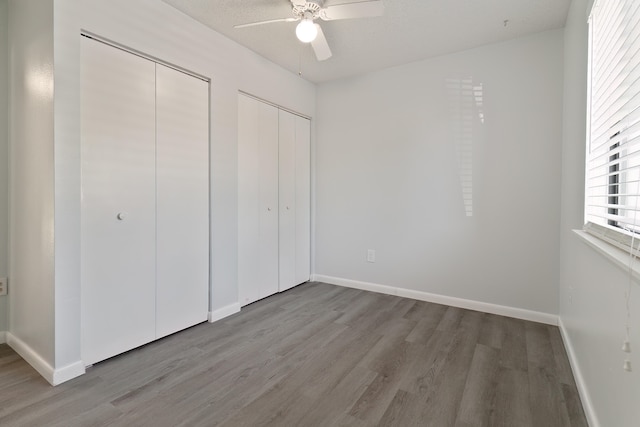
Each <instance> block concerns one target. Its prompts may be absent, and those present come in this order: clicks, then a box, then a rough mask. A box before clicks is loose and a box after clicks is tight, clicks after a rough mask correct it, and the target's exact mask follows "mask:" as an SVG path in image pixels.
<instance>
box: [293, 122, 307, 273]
mask: <svg viewBox="0 0 640 427" xmlns="http://www.w3.org/2000/svg"><path fill="white" fill-rule="evenodd" d="M295 120H296V137H295V138H296V140H295V160H294V163H295V171H296V173H295V200H296V212H295V215H296V218H295V230H296V231H295V257H296V261H295V280H294V283H295V284H296V285H299V284H300V283H304V282H306V281H308V280H309V278H310V276H311V121H310V120H308V119H305V118H303V117H299V116H296V117H295Z"/></svg>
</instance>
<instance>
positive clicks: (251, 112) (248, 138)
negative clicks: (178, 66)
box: [238, 95, 260, 305]
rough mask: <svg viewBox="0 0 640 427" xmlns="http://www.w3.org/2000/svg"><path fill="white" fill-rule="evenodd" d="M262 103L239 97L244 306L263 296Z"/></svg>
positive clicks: (240, 280)
mask: <svg viewBox="0 0 640 427" xmlns="http://www.w3.org/2000/svg"><path fill="white" fill-rule="evenodd" d="M259 106H260V105H259V103H258V102H257V101H255V100H253V99H251V98H249V97H247V96H244V95H240V96H238V294H239V300H240V304H241V305H246V304H250V303H251V302H253V301H257V300H258V299H259V294H260V288H259V285H258V284H259V278H260V271H259V263H258V260H259V259H260V245H259V244H258V238H259V236H260V216H259V212H260V187H259V183H260V157H259V156H258V142H259V137H258V135H259V132H260V129H259V126H258V110H259Z"/></svg>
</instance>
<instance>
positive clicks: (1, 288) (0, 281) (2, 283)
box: [0, 277, 7, 296]
mask: <svg viewBox="0 0 640 427" xmlns="http://www.w3.org/2000/svg"><path fill="white" fill-rule="evenodd" d="M6 294H7V278H6V277H0V296H2V295H6Z"/></svg>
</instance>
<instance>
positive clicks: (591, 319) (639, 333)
mask: <svg viewBox="0 0 640 427" xmlns="http://www.w3.org/2000/svg"><path fill="white" fill-rule="evenodd" d="M591 2H592V1H589V0H573V2H572V4H571V10H570V12H569V18H568V20H567V24H566V28H565V59H564V61H565V79H564V132H563V146H562V217H561V274H560V319H561V327H562V328H563V334H564V338H565V344H567V347H568V349H569V352H570V355H571V356H572V367H573V370H574V374H575V377H576V380H577V382H578V386H579V388H580V391H581V397H582V401H583V405H584V406H585V409H586V413H587V416H588V417H589V418H590V424H591V426H593V427H596V426H635V425H638V418H640V408H639V407H638V396H640V373H639V372H640V359H639V358H638V356H637V355H638V354H640V353H639V351H640V328H639V325H640V289H638V284H637V282H636V283H635V284H634V285H633V287H634V288H633V292H632V299H631V304H630V308H631V311H632V318H631V328H632V329H631V334H632V337H631V345H632V349H633V350H634V353H633V355H632V357H631V359H632V362H633V363H634V364H635V365H634V369H635V371H634V372H632V373H627V372H625V371H623V369H622V363H623V361H624V359H625V353H623V352H622V351H621V346H622V341H623V339H624V337H625V316H626V313H625V300H624V295H625V289H626V286H627V285H628V277H627V274H626V272H625V271H624V270H623V269H621V268H619V267H617V266H614V265H613V264H611V262H610V261H609V260H607V259H605V258H604V257H603V256H602V255H600V254H599V253H597V252H596V251H595V250H594V249H593V248H591V247H589V246H587V245H586V244H584V243H583V242H582V241H580V240H579V239H578V237H577V236H576V235H575V234H574V233H573V232H572V231H571V230H572V229H580V228H582V224H583V205H584V198H583V194H584V159H585V148H586V145H585V140H586V100H587V96H586V87H587V41H588V40H587V16H588V10H590V3H591Z"/></svg>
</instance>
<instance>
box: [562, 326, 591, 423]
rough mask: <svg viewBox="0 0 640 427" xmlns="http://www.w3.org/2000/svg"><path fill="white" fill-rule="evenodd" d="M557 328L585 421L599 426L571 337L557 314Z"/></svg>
mask: <svg viewBox="0 0 640 427" xmlns="http://www.w3.org/2000/svg"><path fill="white" fill-rule="evenodd" d="M558 328H559V329H560V336H561V337H562V342H563V343H564V348H565V349H566V350H567V356H568V357H569V365H570V366H571V371H572V372H573V378H574V379H575V381H576V386H577V387H578V394H580V400H581V401H582V408H583V409H584V414H585V416H586V417H587V422H588V423H589V426H590V427H600V422H599V421H598V417H597V416H596V411H595V409H594V408H593V404H592V403H591V396H590V394H589V389H588V388H587V384H586V383H585V382H584V377H583V376H582V370H581V369H580V364H579V363H578V359H577V358H576V352H575V351H574V349H573V345H572V344H571V339H570V338H569V333H568V332H567V329H566V328H565V326H564V323H563V322H562V317H560V316H558Z"/></svg>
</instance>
